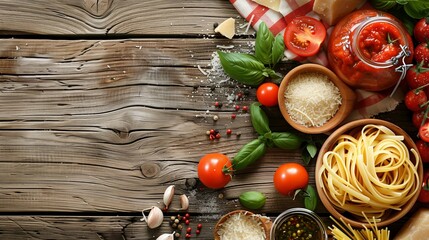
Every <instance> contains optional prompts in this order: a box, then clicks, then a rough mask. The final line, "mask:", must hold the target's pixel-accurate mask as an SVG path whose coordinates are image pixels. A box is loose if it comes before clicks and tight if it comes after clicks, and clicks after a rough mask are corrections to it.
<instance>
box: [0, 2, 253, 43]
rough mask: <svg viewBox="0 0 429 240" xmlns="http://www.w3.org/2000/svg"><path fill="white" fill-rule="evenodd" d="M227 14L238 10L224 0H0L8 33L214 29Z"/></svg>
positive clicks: (0, 25) (0, 27)
mask: <svg viewBox="0 0 429 240" xmlns="http://www.w3.org/2000/svg"><path fill="white" fill-rule="evenodd" d="M229 17H234V18H236V17H237V18H238V17H239V14H238V13H237V11H236V10H235V9H234V7H233V6H232V5H231V4H230V3H229V1H224V0H186V1H185V0H182V1H170V0H145V1H141V0H128V1H113V0H71V1H69V0H58V1H49V0H41V1H32V0H18V1H8V0H1V1H0V33H1V34H7V35H9V34H14V35H17V34H26V35H28V34H38V35H103V36H105V35H123V34H126V35H174V34H180V35H183V34H189V35H213V34H214V32H213V24H214V23H220V22H222V21H223V20H225V19H226V18H229ZM243 22H244V20H242V19H240V20H239V21H238V22H237V26H238V25H240V24H242V23H243ZM240 29H242V30H240ZM240 29H239V30H240V31H241V32H243V31H244V29H245V28H240Z"/></svg>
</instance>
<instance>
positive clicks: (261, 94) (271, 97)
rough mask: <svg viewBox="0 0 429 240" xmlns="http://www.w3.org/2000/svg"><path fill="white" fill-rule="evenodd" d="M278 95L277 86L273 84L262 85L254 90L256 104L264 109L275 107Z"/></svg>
mask: <svg viewBox="0 0 429 240" xmlns="http://www.w3.org/2000/svg"><path fill="white" fill-rule="evenodd" d="M278 93H279V86H277V84H275V83H270V82H267V83H263V84H261V85H260V86H259V87H258V89H257V90H256V98H257V99H258V102H260V103H261V104H262V105H264V106H266V107H273V106H276V105H277V103H278V102H277V99H278Z"/></svg>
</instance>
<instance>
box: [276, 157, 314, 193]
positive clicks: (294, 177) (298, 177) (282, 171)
mask: <svg viewBox="0 0 429 240" xmlns="http://www.w3.org/2000/svg"><path fill="white" fill-rule="evenodd" d="M307 184H308V172H307V170H306V169H305V167H303V166H302V165H300V164H298V163H285V164H283V165H281V166H280V167H278V168H277V170H276V172H275V173H274V187H275V188H276V190H277V191H278V192H279V193H280V194H283V195H288V194H291V193H293V192H294V191H295V190H297V189H301V188H304V187H305V186H307Z"/></svg>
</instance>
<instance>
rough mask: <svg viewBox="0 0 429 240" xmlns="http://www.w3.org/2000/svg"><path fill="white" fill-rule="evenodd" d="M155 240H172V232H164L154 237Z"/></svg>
mask: <svg viewBox="0 0 429 240" xmlns="http://www.w3.org/2000/svg"><path fill="white" fill-rule="evenodd" d="M156 240H174V232H173V233H164V234H162V235H161V236H159V237H158V238H156Z"/></svg>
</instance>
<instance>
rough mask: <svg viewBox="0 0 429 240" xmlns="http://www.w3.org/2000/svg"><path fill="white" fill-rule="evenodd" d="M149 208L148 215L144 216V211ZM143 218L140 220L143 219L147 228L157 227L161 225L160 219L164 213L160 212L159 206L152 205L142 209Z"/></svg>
mask: <svg viewBox="0 0 429 240" xmlns="http://www.w3.org/2000/svg"><path fill="white" fill-rule="evenodd" d="M147 210H150V212H149V215H148V216H147V217H146V215H144V211H147ZM142 214H143V218H142V219H140V220H141V221H145V222H146V223H147V226H148V227H149V228H157V227H159V226H161V224H162V221H163V220H164V214H163V213H162V211H161V209H160V208H159V207H156V206H153V207H151V208H147V209H143V210H142Z"/></svg>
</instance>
